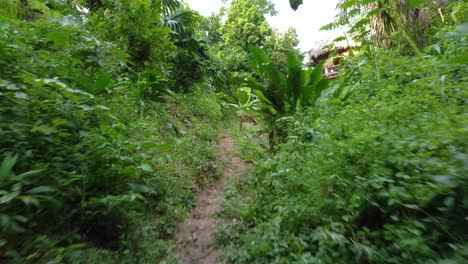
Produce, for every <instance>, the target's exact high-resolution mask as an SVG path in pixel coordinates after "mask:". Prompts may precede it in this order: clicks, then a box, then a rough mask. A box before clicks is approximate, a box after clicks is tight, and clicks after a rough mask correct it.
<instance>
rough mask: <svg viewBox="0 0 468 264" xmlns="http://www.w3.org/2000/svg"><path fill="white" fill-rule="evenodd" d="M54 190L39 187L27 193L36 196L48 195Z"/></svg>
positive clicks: (47, 187)
mask: <svg viewBox="0 0 468 264" xmlns="http://www.w3.org/2000/svg"><path fill="white" fill-rule="evenodd" d="M54 191H55V189H54V188H52V187H50V186H39V187H35V188H32V189H31V190H29V191H27V193H29V194H38V193H48V192H54Z"/></svg>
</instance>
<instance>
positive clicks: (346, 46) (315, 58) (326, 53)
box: [309, 41, 358, 65]
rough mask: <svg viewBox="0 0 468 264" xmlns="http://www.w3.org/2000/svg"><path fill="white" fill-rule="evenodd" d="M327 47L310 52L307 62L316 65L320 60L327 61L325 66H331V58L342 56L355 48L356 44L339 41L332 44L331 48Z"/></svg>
mask: <svg viewBox="0 0 468 264" xmlns="http://www.w3.org/2000/svg"><path fill="white" fill-rule="evenodd" d="M327 46H330V45H327ZM327 46H325V47H322V48H320V49H316V50H312V51H311V52H310V53H309V61H310V62H311V63H314V64H317V63H319V62H320V61H322V60H327V62H326V63H325V64H331V65H333V62H330V61H329V59H331V58H332V57H336V56H340V55H344V54H345V53H346V52H348V51H349V50H350V49H352V48H354V47H357V46H358V44H357V43H355V42H352V43H350V42H347V41H340V42H337V43H335V44H333V46H332V47H331V48H330V47H327Z"/></svg>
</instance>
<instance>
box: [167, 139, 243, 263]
mask: <svg viewBox="0 0 468 264" xmlns="http://www.w3.org/2000/svg"><path fill="white" fill-rule="evenodd" d="M219 145H220V155H221V157H222V158H223V160H224V169H223V172H222V174H221V176H220V178H219V180H218V182H216V183H214V184H213V185H210V186H207V187H206V188H205V189H203V190H202V191H201V192H200V193H199V194H198V198H197V206H196V207H195V208H194V209H193V210H192V211H190V213H189V214H188V215H187V219H186V220H185V222H183V223H179V224H177V226H176V231H175V239H176V252H177V254H178V256H179V257H180V259H181V260H182V261H184V262H185V263H189V264H192V263H196V264H211V263H213V264H214V263H222V261H223V257H224V252H223V251H221V250H218V249H215V248H214V242H215V228H216V226H217V225H219V224H222V223H223V221H224V220H223V219H219V218H218V219H215V216H214V214H215V213H216V212H218V211H219V210H220V209H221V204H222V202H223V198H224V187H225V185H226V183H227V181H228V179H229V178H231V177H232V176H234V175H235V174H236V172H239V171H240V170H241V169H242V168H244V167H245V166H246V164H245V163H244V162H243V161H242V160H241V159H240V158H239V157H237V156H235V155H234V150H235V147H236V145H235V143H234V139H233V138H232V137H231V136H229V135H227V134H222V135H221V138H220V142H219Z"/></svg>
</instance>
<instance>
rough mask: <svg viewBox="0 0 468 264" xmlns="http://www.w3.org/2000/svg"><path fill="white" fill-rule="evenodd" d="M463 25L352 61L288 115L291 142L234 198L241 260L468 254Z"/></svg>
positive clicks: (459, 257)
mask: <svg viewBox="0 0 468 264" xmlns="http://www.w3.org/2000/svg"><path fill="white" fill-rule="evenodd" d="M460 29H461V27H458V29H457V28H455V27H450V28H449V29H448V30H447V29H444V30H441V31H440V33H439V34H438V38H439V40H438V42H437V44H436V45H431V46H428V47H427V48H426V49H425V53H424V56H417V57H405V56H402V55H401V54H398V53H397V52H395V51H392V50H381V51H378V53H377V56H376V57H375V58H371V57H369V56H371V55H372V54H363V55H361V56H358V57H356V58H352V59H350V60H349V61H348V62H347V63H346V67H345V68H344V69H343V71H342V75H341V77H340V79H339V80H338V86H336V87H334V88H332V89H331V90H329V91H327V93H325V94H324V96H323V97H324V98H322V100H320V102H321V103H320V104H319V107H311V108H307V109H305V110H304V111H303V112H298V113H296V114H295V115H294V116H293V117H292V118H290V119H288V120H285V122H287V125H286V126H285V128H286V130H287V138H288V140H287V141H286V142H285V143H284V144H283V145H282V147H280V149H279V150H278V151H277V153H276V155H274V156H272V157H269V158H268V159H265V160H264V161H262V162H260V163H258V165H257V166H255V167H254V168H253V171H252V173H251V175H250V177H249V179H248V183H247V186H242V185H241V186H239V187H238V188H237V189H235V191H231V192H230V193H229V195H228V196H227V199H228V200H227V202H226V204H225V216H226V217H227V218H228V219H229V220H228V221H227V223H226V225H225V227H224V229H223V230H221V231H220V240H221V242H223V243H224V244H225V245H226V246H227V247H228V249H229V258H230V261H231V262H233V263H428V262H429V263H440V262H444V263H445V262H447V263H462V262H464V260H466V258H467V257H468V256H467V255H466V250H467V239H468V237H467V234H468V230H467V228H466V219H465V216H466V215H467V213H468V206H467V203H466V201H467V198H466V193H467V191H468V185H467V183H468V181H467V176H466V175H467V172H468V171H467V166H466V164H467V155H466V142H467V139H468V134H467V130H466V125H467V123H466V116H465V115H464V113H466V110H467V109H466V96H467V90H466V89H465V86H466V81H467V78H466V76H467V67H466V64H463V63H460V62H461V61H459V60H456V59H454V58H458V57H459V56H460V54H464V53H466V37H465V36H464V35H463V34H462V33H461V32H460ZM439 51H441V52H439ZM371 60H374V61H375V63H361V62H362V61H364V62H365V61H371ZM455 61H458V62H455Z"/></svg>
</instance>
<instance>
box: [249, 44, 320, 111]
mask: <svg viewBox="0 0 468 264" xmlns="http://www.w3.org/2000/svg"><path fill="white" fill-rule="evenodd" d="M249 48H250V54H251V56H252V57H251V58H250V60H249V63H250V66H251V69H252V70H253V71H254V72H255V73H256V74H257V75H258V76H260V78H261V79H262V82H258V81H257V80H255V79H254V78H246V79H245V80H244V84H245V85H246V86H248V87H251V88H252V89H253V91H254V93H255V94H256V95H257V96H258V98H259V99H260V100H261V101H262V102H263V103H264V104H265V106H266V109H267V110H268V112H269V113H270V114H271V115H272V117H274V118H278V117H283V116H285V115H288V114H292V113H295V112H296V111H297V110H298V109H300V108H301V107H305V106H310V105H314V104H315V103H316V101H317V99H318V98H319V97H320V95H321V93H322V92H323V91H324V90H325V89H326V88H328V85H329V80H328V79H324V78H322V67H323V62H322V63H319V64H318V65H317V66H316V67H315V68H308V69H303V65H302V63H301V62H300V61H299V59H298V58H297V57H296V56H295V55H294V54H293V53H291V52H290V53H288V57H287V74H286V76H285V75H283V74H282V73H281V72H280V71H279V70H278V68H277V67H276V65H275V64H274V63H273V62H272V60H271V59H270V58H269V57H268V55H267V54H266V53H265V51H263V50H262V49H260V48H258V47H255V46H250V47H249Z"/></svg>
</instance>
